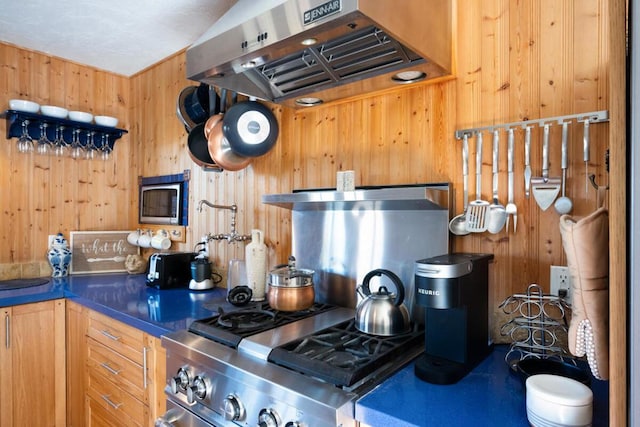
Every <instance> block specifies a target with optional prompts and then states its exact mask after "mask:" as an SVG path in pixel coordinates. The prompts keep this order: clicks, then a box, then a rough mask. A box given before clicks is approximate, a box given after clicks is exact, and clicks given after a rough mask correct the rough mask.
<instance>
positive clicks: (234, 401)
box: [222, 394, 245, 421]
mask: <svg viewBox="0 0 640 427" xmlns="http://www.w3.org/2000/svg"><path fill="white" fill-rule="evenodd" d="M222 404H223V408H224V418H225V419H226V420H228V421H240V420H242V419H244V417H245V410H244V406H243V405H242V402H240V399H239V398H238V396H236V395H234V394H230V395H228V396H227V397H225V398H224V399H223V401H222Z"/></svg>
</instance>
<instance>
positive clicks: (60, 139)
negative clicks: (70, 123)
mask: <svg viewBox="0 0 640 427" xmlns="http://www.w3.org/2000/svg"><path fill="white" fill-rule="evenodd" d="M53 145H54V147H55V148H54V149H53V154H55V155H56V156H58V157H60V156H66V155H67V154H68V151H69V144H68V143H67V141H65V140H64V126H62V125H56V138H55V140H54V141H53Z"/></svg>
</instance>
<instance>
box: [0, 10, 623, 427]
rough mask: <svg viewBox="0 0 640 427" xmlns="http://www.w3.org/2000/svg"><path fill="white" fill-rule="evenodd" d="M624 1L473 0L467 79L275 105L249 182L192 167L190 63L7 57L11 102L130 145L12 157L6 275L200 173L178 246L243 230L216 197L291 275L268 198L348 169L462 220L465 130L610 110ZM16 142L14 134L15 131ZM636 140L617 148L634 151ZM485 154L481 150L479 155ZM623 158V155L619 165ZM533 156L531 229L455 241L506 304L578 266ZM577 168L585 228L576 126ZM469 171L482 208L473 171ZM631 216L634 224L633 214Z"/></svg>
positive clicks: (228, 251) (2, 246) (10, 51)
mask: <svg viewBox="0 0 640 427" xmlns="http://www.w3.org/2000/svg"><path fill="white" fill-rule="evenodd" d="M610 2H613V3H615V4H617V5H618V6H620V4H624V2H623V1H620V0H609V1H607V0H573V1H571V0H567V1H560V2H559V1H556V0H541V1H519V0H518V1H514V0H487V1H482V2H480V1H466V0H465V1H462V0H461V1H459V2H457V7H456V8H455V14H454V15H455V21H456V22H455V28H456V31H455V42H456V43H455V44H456V51H455V55H454V63H455V64H456V66H457V70H456V72H455V76H456V78H455V79H453V80H449V81H443V82H440V83H436V84H423V85H421V86H416V87H413V88H402V89H398V90H397V91H393V92H386V93H380V94H376V95H372V96H367V97H361V98H357V99H353V100H349V101H348V102H341V103H335V104H332V105H327V106H322V107H317V108H314V109H309V110H304V111H298V112H295V111H293V110H289V109H284V108H283V107H280V106H277V105H272V106H271V107H272V109H273V110H274V112H275V114H276V116H277V117H278V120H279V123H280V127H281V134H280V137H279V140H278V143H277V145H276V146H275V148H274V149H273V150H272V151H271V152H269V153H268V154H267V155H265V156H263V157H260V158H257V159H255V160H254V161H253V163H252V164H251V165H250V166H249V167H248V168H247V169H245V170H242V171H239V172H222V173H214V172H204V171H202V170H201V169H200V168H198V167H197V166H196V165H195V164H194V163H193V162H192V161H191V160H190V158H189V156H188V154H187V148H186V146H187V133H186V131H185V129H184V127H183V126H182V124H181V123H180V122H179V121H178V119H177V118H176V115H175V110H176V98H177V96H178V94H179V93H180V91H181V90H182V89H183V88H184V87H185V86H187V85H191V84H195V83H194V82H190V81H188V80H186V79H185V55H184V53H179V54H177V55H175V56H173V57H171V58H168V59H167V60H165V61H163V62H162V63H160V64H158V65H156V66H154V67H151V68H149V69H147V70H144V71H143V72H141V73H139V74H137V75H135V76H133V77H131V78H124V77H121V76H115V75H111V74H108V73H104V72H101V71H98V70H93V69H91V68H88V67H83V66H80V65H77V64H73V63H69V62H65V61H61V60H59V59H55V58H51V57H50V56H47V55H42V54H37V53H33V52H29V51H25V50H22V49H19V48H16V47H13V46H7V45H1V44H0V66H1V67H2V68H1V71H2V74H1V75H0V103H3V104H5V105H6V102H7V101H8V99H11V98H14V97H25V98H30V99H33V100H35V101H36V102H40V103H41V104H46V103H50V104H54V105H62V106H65V107H68V108H72V109H82V110H87V111H91V112H94V113H104V114H109V115H114V116H116V117H119V118H120V119H121V123H120V126H121V127H124V128H126V129H128V130H129V132H130V133H129V134H128V135H126V136H125V137H124V138H122V140H120V141H119V142H118V144H117V145H116V150H115V158H114V159H113V160H111V161H109V162H107V163H102V162H100V161H97V160H95V161H89V162H87V161H76V160H71V159H56V158H41V157H38V156H32V157H28V156H24V155H21V154H18V153H17V152H16V149H15V141H7V142H6V143H5V144H2V146H1V148H0V185H1V189H2V204H3V205H2V206H3V209H2V221H1V222H0V232H1V233H0V265H4V266H5V269H7V268H10V267H6V266H7V265H10V264H11V263H27V264H28V263H38V262H42V261H43V260H44V253H45V251H46V235H47V234H50V233H55V232H57V231H62V232H65V233H68V231H70V230H75V229H123V228H131V227H136V226H137V221H136V209H135V208H136V205H137V195H136V189H137V185H136V182H137V176H138V175H142V176H152V175H162V174H171V173H178V172H182V171H183V170H185V169H190V170H191V172H192V180H191V193H190V210H189V217H190V223H189V227H188V228H187V236H186V243H184V244H177V245H174V247H173V249H180V250H190V249H191V248H192V247H193V245H194V244H195V243H196V242H197V241H198V240H199V239H200V237H201V236H202V235H204V234H206V233H209V232H211V233H222V232H227V231H228V230H229V227H230V217H229V214H228V211H220V210H213V209H209V208H205V209H204V210H203V212H200V213H199V212H196V210H195V206H196V204H197V202H198V201H199V200H201V199H207V200H209V201H210V202H213V203H218V204H233V203H235V204H237V205H238V208H239V210H238V223H237V228H238V231H239V232H241V233H247V234H248V233H249V232H250V230H251V228H260V229H262V230H264V231H265V237H266V242H267V244H268V246H269V248H270V258H271V262H272V263H276V262H282V261H283V260H285V259H286V257H287V255H288V254H289V252H290V251H291V245H290V240H291V230H290V229H291V222H290V220H291V216H290V213H289V212H288V211H287V210H284V209H280V208H276V207H273V206H265V205H262V204H261V202H260V200H261V196H262V195H263V194H271V193H285V192H290V191H292V190H293V189H299V188H312V187H333V186H334V185H335V173H336V171H338V170H347V169H353V170H355V171H356V184H357V185H377V184H405V183H421V182H439V181H449V182H451V183H453V186H454V188H455V213H459V212H461V211H462V207H461V205H462V194H461V187H462V185H461V181H462V179H461V164H460V163H461V162H460V158H461V144H460V142H458V141H456V140H455V139H454V137H453V134H454V131H455V130H456V129H462V128H468V127H476V126H487V125H499V124H502V123H508V122H513V121H520V120H526V119H539V118H545V117H551V116H557V115H566V114H574V113H581V112H588V111H596V110H607V109H608V108H609V107H610V98H611V94H610V92H609V90H610V89H609V87H610V70H611V64H610V62H609V61H610V56H611V52H610V51H609V40H610V37H609V31H610V28H609V22H610V21H609V9H610V8H611V3H610ZM622 9H624V7H622ZM617 22H618V25H619V24H620V23H619V20H618V21H617ZM619 65H620V64H618V66H619ZM4 130H5V127H4V122H2V123H0V132H4ZM610 132H615V130H614V129H610V128H609V125H608V124H597V125H593V126H591V140H592V146H591V158H590V161H589V163H588V165H587V172H588V173H593V174H595V176H596V181H597V182H598V183H600V184H602V185H604V184H606V183H608V182H609V177H608V173H607V171H606V168H605V152H606V150H607V148H609V139H610V138H609V134H610ZM501 136H502V140H501V155H500V180H499V185H500V201H501V202H502V203H503V204H505V203H506V183H507V181H506V160H507V159H506V134H505V133H502V134H501ZM559 138H560V129H559V126H552V130H551V156H550V158H551V170H550V175H551V176H560V145H559ZM621 138H622V139H621V140H622V142H617V143H618V144H621V143H624V136H621ZM484 140H485V147H484V150H483V162H482V173H483V180H482V184H483V196H484V198H485V199H487V198H488V197H489V196H490V187H491V177H490V172H491V155H490V141H491V138H490V136H489V135H488V134H485V139H484ZM532 141H533V144H532V167H533V175H534V176H538V175H539V174H540V161H541V144H540V142H541V132H540V129H537V128H534V129H533V138H532ZM616 141H618V140H616ZM474 142H475V141H474V140H473V139H472V140H471V141H470V148H471V149H470V154H471V156H472V158H473V156H474V154H475V150H474V146H475V144H474ZM619 155H620V154H619V151H618V152H617V154H616V156H618V157H617V159H618V161H619V160H620V159H621V158H620V157H619ZM523 156H524V154H523V134H522V131H521V130H518V131H516V153H515V159H516V162H515V176H516V190H515V198H516V200H515V202H516V204H517V206H518V229H517V231H516V232H513V231H512V230H509V231H507V230H503V231H502V232H501V233H498V234H495V235H492V234H489V233H482V234H476V235H469V236H465V237H453V249H454V250H456V251H464V252H491V253H494V254H495V256H496V258H495V262H494V263H493V265H492V268H491V277H490V280H491V298H492V301H493V302H494V303H495V304H496V306H497V304H498V303H499V302H500V301H501V300H502V299H504V298H505V297H507V296H508V295H510V294H513V293H517V292H523V291H524V290H525V289H526V286H527V285H528V284H530V283H539V284H541V285H542V286H543V288H544V289H547V290H548V288H549V266H550V265H563V264H565V263H566V258H565V255H564V253H563V250H562V245H561V238H560V234H559V231H558V218H559V216H558V215H557V214H556V213H555V211H554V210H553V208H550V209H548V210H547V211H545V212H542V211H541V210H540V209H539V207H538V206H537V205H536V203H535V201H534V200H533V198H529V199H526V198H525V197H524V188H523V184H522V174H523ZM569 159H570V166H569V169H568V184H567V185H568V186H567V193H568V195H569V196H570V197H571V198H572V200H573V203H574V210H573V212H572V214H574V215H576V216H582V215H585V214H588V213H589V212H591V211H592V210H593V209H594V208H595V190H594V189H592V188H591V187H588V188H587V189H586V191H585V165H584V163H583V161H582V130H581V127H580V126H578V125H577V124H576V123H575V122H574V123H572V124H571V125H570V149H569ZM618 167H619V165H612V168H618ZM470 174H471V177H472V178H471V180H470V184H471V185H470V188H471V199H473V198H474V197H475V191H473V189H474V188H475V187H474V183H475V181H474V179H473V176H474V174H475V168H474V166H473V162H472V163H471V167H470ZM612 184H613V185H615V182H613V183H612ZM618 190H619V189H618ZM618 194H620V193H619V192H618ZM617 212H618V215H619V216H623V215H624V212H620V209H618V210H617ZM622 220H623V218H622ZM612 226H614V227H615V226H616V221H615V218H614V219H613V220H612ZM622 233H624V231H622ZM623 236H624V234H623ZM618 243H619V242H618ZM622 246H623V245H622ZM617 247H618V248H620V245H619V244H618V246H617ZM243 248H244V246H243V245H242V244H232V245H229V244H227V243H218V242H212V243H211V244H210V249H211V253H212V258H213V261H214V262H215V264H216V266H217V267H218V268H220V269H222V270H224V268H225V267H224V266H225V265H226V263H227V262H228V260H229V259H231V258H234V257H242V256H243ZM618 267H619V268H623V265H622V266H620V265H618ZM11 273H15V271H12V272H11ZM622 274H623V273H621V272H618V276H620V275H622ZM623 303H624V301H618V304H623ZM614 308H615V307H614ZM623 320H624V319H618V323H620V324H619V325H617V326H618V327H620V328H624V327H625V325H624V323H623ZM497 322H498V320H497V319H496V323H497ZM497 326H499V325H497ZM496 338H497V339H500V337H496ZM614 351H615V350H614ZM621 356H622V357H624V355H621ZM616 375H619V378H618V381H617V383H616V384H617V385H618V387H617V393H619V394H617V395H616V396H615V397H617V398H618V400H621V401H622V402H624V399H625V395H624V384H625V382H624V381H625V380H624V371H623V370H622V371H618V372H617V373H616ZM613 397H614V396H612V398H613ZM618 400H617V401H618ZM622 405H624V404H622ZM623 416H624V407H620V406H619V407H618V408H617V409H616V412H615V414H614V416H612V420H616V421H619V420H622V419H623V418H622V417H623ZM615 417H619V418H615ZM623 424H624V423H618V422H616V423H615V425H623Z"/></svg>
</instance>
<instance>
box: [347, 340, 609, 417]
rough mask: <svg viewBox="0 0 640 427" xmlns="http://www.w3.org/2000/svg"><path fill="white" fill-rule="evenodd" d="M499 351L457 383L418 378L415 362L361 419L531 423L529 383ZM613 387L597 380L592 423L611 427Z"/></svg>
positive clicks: (359, 409) (367, 400)
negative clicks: (526, 389)
mask: <svg viewBox="0 0 640 427" xmlns="http://www.w3.org/2000/svg"><path fill="white" fill-rule="evenodd" d="M507 350H508V346H507V345H499V346H496V347H495V349H494V351H493V352H492V353H491V354H490V355H489V356H488V357H487V358H486V359H485V360H484V361H482V362H481V363H480V364H479V365H478V366H477V367H476V368H475V369H474V370H473V371H471V372H470V373H469V374H468V375H467V376H466V377H464V378H463V379H462V380H460V381H459V382H458V383H456V384H451V385H435V384H430V383H427V382H425V381H422V380H421V379H419V378H418V377H416V376H415V374H414V372H413V370H414V363H410V364H409V365H407V366H405V367H404V368H403V369H402V370H401V371H399V372H397V373H396V374H395V375H394V376H392V377H391V378H389V379H388V380H387V381H385V382H383V383H382V384H380V385H379V386H378V387H376V388H375V389H374V390H372V391H371V392H369V393H368V394H367V395H365V396H364V397H362V398H361V399H360V400H359V401H358V402H357V403H356V419H357V420H358V421H360V422H363V423H365V424H369V425H371V426H393V427H414V426H522V427H526V426H528V425H529V422H528V421H527V413H526V401H525V386H524V384H523V383H522V381H521V380H520V377H519V376H518V375H516V374H515V373H512V372H511V370H510V368H509V366H508V365H507V363H506V362H505V361H504V356H505V354H506V352H507ZM608 386H609V383H608V382H606V381H598V380H596V379H592V381H591V389H592V390H593V395H594V403H593V426H594V427H604V426H608V425H609V423H608V411H609V403H608V398H607V396H608Z"/></svg>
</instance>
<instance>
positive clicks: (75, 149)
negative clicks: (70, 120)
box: [71, 129, 82, 159]
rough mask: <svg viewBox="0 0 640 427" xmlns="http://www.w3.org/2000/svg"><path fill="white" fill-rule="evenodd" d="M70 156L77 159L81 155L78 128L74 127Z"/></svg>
mask: <svg viewBox="0 0 640 427" xmlns="http://www.w3.org/2000/svg"><path fill="white" fill-rule="evenodd" d="M71 138H72V139H71V157H73V158H74V159H79V158H80V157H82V145H80V129H74V130H73V132H72V137H71Z"/></svg>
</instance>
